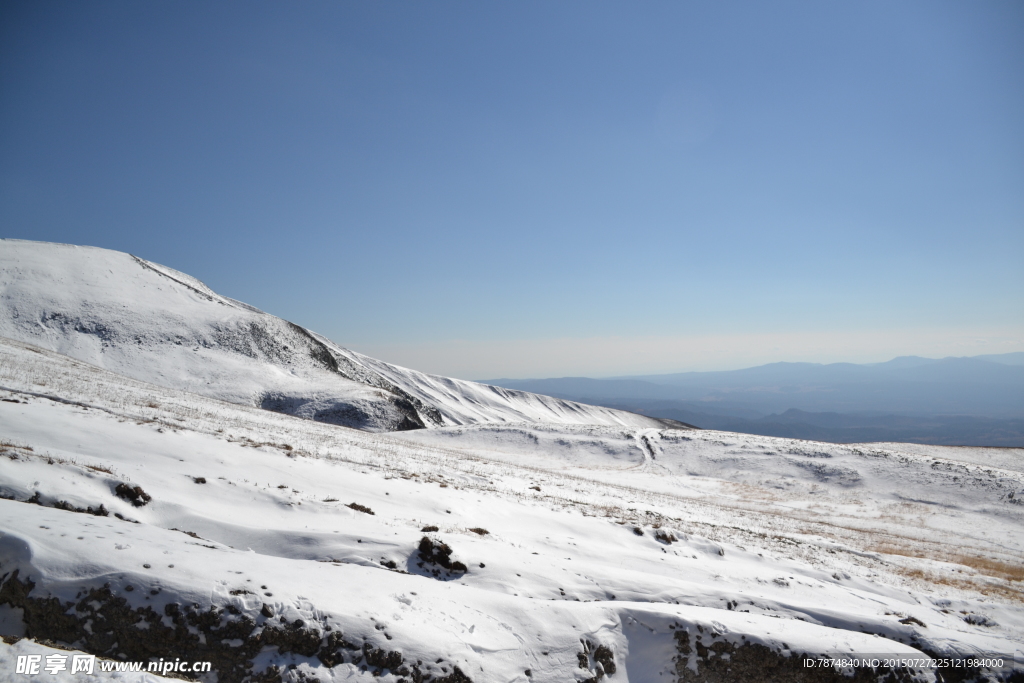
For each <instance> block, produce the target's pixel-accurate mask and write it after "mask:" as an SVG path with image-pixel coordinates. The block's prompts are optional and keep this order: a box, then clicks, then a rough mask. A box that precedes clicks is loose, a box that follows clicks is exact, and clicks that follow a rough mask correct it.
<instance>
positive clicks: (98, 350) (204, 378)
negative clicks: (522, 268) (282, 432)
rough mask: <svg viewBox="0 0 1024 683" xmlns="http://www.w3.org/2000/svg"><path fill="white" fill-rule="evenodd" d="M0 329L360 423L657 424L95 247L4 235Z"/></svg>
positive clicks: (178, 382) (217, 390)
mask: <svg viewBox="0 0 1024 683" xmlns="http://www.w3.org/2000/svg"><path fill="white" fill-rule="evenodd" d="M0 336H4V337H8V338H11V339H17V340H20V341H25V342H29V343H32V344H36V345H39V346H41V347H43V348H47V349H50V350H53V351H57V352H58V353H62V354H64V355H67V356H71V357H72V358H77V359H79V360H82V361H85V362H87V363H92V364H94V365H97V366H99V367H103V368H107V369H109V370H113V371H114V372H117V373H120V374H123V375H127V376H129V377H133V378H135V379H140V380H144V381H147V382H152V383H154V384H159V385H161V386H166V387H173V388H176V389H184V390H186V391H192V392H195V393H199V394H203V395H204V396H210V397H212V398H217V399H221V400H225V401H230V402H233V403H242V404H246V405H255V406H260V407H263V408H267V409H270V410H275V411H278V412H284V413H288V414H292V415H298V416H300V417H305V418H309V419H313V420H317V421H320V422H330V423H333V424H340V425H345V426H349V427H355V428H359V429H364V430H368V431H396V430H408V429H419V428H423V427H428V428H430V427H438V426H445V425H448V426H450V425H461V424H473V423H477V422H524V421H527V422H531V421H539V422H547V423H556V424H602V425H624V426H625V425H629V426H643V427H661V426H663V425H662V424H661V423H660V422H658V421H657V420H654V419H652V418H648V417H644V416H641V415H636V414H634V413H628V412H624V411H618V410H612V409H608V408H599V407H595V406H588V405H583V404H580V403H574V402H572V401H563V400H560V399H555V398H550V397H548V396H540V395H537V394H530V393H527V392H523V391H514V390H509V389H502V388H499V387H492V386H487V385H482V384H477V383H474V382H466V381H462V380H457V379H449V378H446V377H437V376H434V375H427V374H424V373H421V372H416V371H414V370H409V369H406V368H402V367H398V366H395V365H390V364H388V363H384V362H381V361H378V360H374V359H372V358H368V357H367V356H364V355H362V354H359V353H355V352H353V351H350V350H348V349H344V348H342V347H340V346H338V345H337V344H335V343H333V342H331V341H330V340H328V339H326V338H325V337H322V336H320V335H317V334H315V333H313V332H310V331H309V330H306V329H304V328H302V327H299V326H298V325H294V324H292V323H289V322H287V321H285V320H282V319H280V318H276V317H274V316H272V315H269V314H267V313H264V312H262V311H260V310H258V309H256V308H253V307H252V306H249V305H247V304H243V303H241V302H239V301H235V300H234V299H229V298H227V297H223V296H220V295H218V294H216V293H215V292H213V291H212V290H210V289H209V288H208V287H207V286H206V285H204V284H203V283H202V282H200V281H199V280H196V279H195V278H193V277H190V276H188V275H186V274H184V273H180V272H178V271H176V270H173V269H171V268H167V267H166V266H161V265H158V264H155V263H151V262H149V261H145V260H143V259H140V258H137V257H134V256H130V255H129V254H124V253H121V252H117V251H110V250H106V249H98V248H94V247H78V246H71V245H63V244H49V243H43V242H26V241H21V240H0Z"/></svg>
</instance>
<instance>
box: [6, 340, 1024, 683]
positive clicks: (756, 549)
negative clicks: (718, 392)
mask: <svg viewBox="0 0 1024 683" xmlns="http://www.w3.org/2000/svg"><path fill="white" fill-rule="evenodd" d="M0 399H2V400H0V442H2V445H0V495H2V496H3V498H4V499H3V500H0V576H2V577H4V581H5V582H7V583H5V584H4V585H5V586H6V585H8V584H10V582H11V581H12V577H13V576H14V572H15V571H17V572H18V574H17V576H18V577H19V580H23V579H28V580H31V581H32V583H33V584H34V586H33V588H32V592H31V593H30V597H32V598H39V599H45V598H51V597H52V598H57V599H59V600H61V601H62V602H74V601H75V600H76V599H77V596H80V595H82V594H84V593H85V592H87V591H89V590H92V589H100V588H102V587H103V586H108V587H109V590H110V591H111V593H112V594H113V596H115V597H118V598H123V599H124V600H125V601H126V603H127V604H128V605H130V606H131V607H132V608H139V609H141V608H144V607H147V606H149V607H152V608H153V609H154V610H156V611H157V613H159V614H164V613H165V612H164V609H165V607H166V606H167V605H170V604H177V605H182V606H188V605H193V604H194V605H198V606H199V607H200V608H201V609H204V610H205V609H208V608H209V607H211V606H212V607H217V608H219V609H221V610H225V612H224V614H228V613H229V612H230V610H234V611H235V612H237V614H238V615H239V617H238V618H244V617H247V618H250V619H252V620H253V621H254V622H255V623H257V624H258V625H259V627H260V628H269V627H270V626H271V625H272V624H277V623H279V620H284V623H294V622H295V621H296V620H301V621H302V622H303V624H305V625H306V628H311V629H314V630H315V631H317V632H320V633H322V634H323V635H324V637H325V638H326V636H327V634H328V633H329V632H328V631H327V629H328V628H330V629H331V631H330V632H341V633H343V634H344V637H345V638H346V639H347V640H349V641H351V642H353V643H355V644H357V645H359V646H363V647H368V648H371V649H373V648H380V649H381V650H383V651H388V652H399V653H401V654H400V656H401V658H402V660H403V662H404V663H405V664H404V665H409V666H411V665H412V664H413V663H415V662H421V663H422V665H421V667H420V668H421V671H422V672H425V673H429V674H431V675H433V676H434V677H435V680H436V679H440V680H444V677H445V676H449V675H451V673H452V672H453V670H454V667H458V670H459V671H460V672H462V673H463V674H464V675H465V677H466V678H467V679H469V680H471V681H473V682H474V683H480V682H485V681H486V682H491V681H494V682H498V681H500V682H502V683H507V682H509V681H520V682H524V683H525V682H526V681H534V682H537V683H539V682H542V681H543V682H547V681H552V682H554V681H566V680H570V681H572V680H577V681H583V680H587V679H590V678H594V677H596V676H597V675H598V673H600V671H599V669H598V664H599V662H598V661H597V660H596V659H595V657H594V656H593V655H594V651H595V648H597V647H598V646H603V647H605V648H607V650H608V651H609V652H611V653H612V654H613V657H614V664H615V666H616V671H615V673H614V674H609V675H607V676H606V677H605V678H606V679H607V680H608V681H611V682H612V683H615V682H616V681H620V682H625V681H633V682H634V683H636V682H638V681H641V682H648V681H675V680H690V678H687V676H691V675H692V676H697V677H698V679H699V676H700V675H701V672H703V671H705V668H706V667H707V666H708V664H707V663H706V662H702V661H698V659H697V658H696V657H693V656H691V657H690V658H689V659H688V660H686V663H685V664H684V663H681V660H680V659H679V658H680V657H681V656H682V654H681V651H680V649H679V646H678V644H679V642H680V640H679V637H680V635H681V634H683V633H685V634H686V637H687V638H688V639H689V642H691V643H695V642H696V639H697V638H698V637H701V638H703V639H704V643H705V644H706V645H711V644H713V643H719V644H722V645H723V646H731V647H735V648H737V652H738V651H739V648H742V647H744V646H749V644H757V645H763V646H764V647H765V648H767V650H766V651H771V652H774V653H778V656H780V657H789V656H798V655H799V654H801V653H810V654H830V655H848V656H849V655H867V654H873V655H890V656H904V657H906V656H918V657H920V656H921V652H922V651H927V652H930V653H935V654H943V655H950V656H953V655H997V656H1001V657H1004V658H1005V659H1006V662H1007V666H1008V667H1009V668H1012V667H1013V666H1014V663H1013V661H1014V656H1015V654H1019V651H1020V649H1021V646H1020V643H1021V642H1024V608H1022V604H1021V603H1022V591H1021V579H1022V576H1021V574H1020V568H1021V566H1022V565H1024V562H1022V558H1024V552H1022V549H1024V524H1022V521H1024V506H1021V505H1020V504H1018V503H1017V501H1018V500H1020V499H1021V496H1024V474H1022V473H1021V471H1020V468H1019V467H1018V468H1008V467H1007V468H997V467H995V466H992V465H989V464H986V463H985V462H982V463H981V464H979V463H978V462H977V461H978V460H984V453H983V452H980V451H979V452H978V453H975V454H974V457H973V458H972V460H973V462H963V461H957V460H954V459H951V457H950V453H949V451H947V450H940V451H936V454H929V453H927V452H914V453H911V452H909V451H907V450H901V449H900V448H898V447H879V446H877V445H852V446H849V445H842V446H840V445H833V444H821V443H812V442H804V441H795V440H788V439H775V438H770V437H760V436H748V435H742V434H729V433H722V432H707V431H677V430H658V429H652V428H649V427H626V426H614V427H613V426H602V425H544V424H537V423H534V422H522V423H519V424H506V425H495V424H478V425H468V426H454V427H446V428H439V429H432V430H419V431H411V432H403V433H400V434H381V433H369V432H365V431H358V430H353V429H348V428H345V427H340V426H337V425H332V424H324V423H319V422H313V421H309V420H303V419H299V418H296V417H293V416H289V415H284V414H279V413H272V412H268V411H264V410H260V409H258V408H254V407H252V406H248V405H238V404H235V403H229V402H223V401H218V400H216V399H213V398H210V397H208V396H204V395H201V394H199V393H192V392H188V391H183V390H179V389H173V388H166V387H161V386H157V385H155V384H150V383H147V382H142V381H139V380H137V379H131V378H127V377H124V376H122V375H118V374H114V373H112V372H109V371H106V370H103V369H101V368H98V367H96V366H95V365H90V364H87V363H83V362H80V361H77V360H74V359H71V358H68V357H67V356H63V355H60V354H58V353H55V352H53V351H50V350H47V349H43V348H40V347H38V346H34V345H31V344H26V343H23V342H18V341H13V340H0ZM999 453H1000V454H1001V455H1000V457H1002V456H1005V455H1006V454H1007V453H1010V454H1011V455H1013V456H1015V457H1017V458H1019V457H1021V456H1024V453H1022V452H1020V450H1017V451H1012V452H1011V451H1006V449H1000V450H999ZM1018 462H1019V461H1018ZM198 478H202V479H203V480H204V481H205V483H198ZM119 483H129V484H130V485H131V486H140V487H142V489H144V490H145V491H146V492H147V493H148V494H150V495H151V496H152V500H151V501H150V502H149V503H148V504H146V505H144V506H142V507H135V506H133V505H132V504H131V503H130V502H128V501H127V500H124V499H122V498H120V497H118V496H116V495H115V494H114V490H115V487H116V486H117V485H118V484H119ZM31 499H34V501H35V503H36V504H32V503H30V502H28V501H29V500H31ZM350 503H356V504H358V505H360V506H364V507H366V508H369V509H370V510H372V512H373V514H369V513H367V512H361V511H359V510H357V509H354V508H350V507H348V505H349V504H350ZM58 505H59V506H60V507H63V508H70V509H58V508H56V507H54V506H58ZM100 505H103V506H104V509H105V510H107V511H109V512H110V515H109V516H96V515H92V514H86V513H82V512H74V511H71V510H73V509H85V508H93V509H94V510H95V509H97V508H98V507H99V506H100ZM117 515H120V516H121V517H118V516H117ZM122 518H124V519H122ZM427 526H436V527H437V528H438V529H437V531H427V532H424V531H422V529H423V528H425V527H427ZM474 530H476V531H474ZM483 530H486V532H487V533H481V531H483ZM186 532H188V533H186ZM659 534H661V536H662V538H661V540H659V538H658V535H659ZM424 536H427V537H429V538H433V539H436V540H438V541H443V542H445V543H447V544H448V545H449V546H450V547H451V548H452V549H453V554H452V559H454V560H458V561H460V562H463V563H464V564H465V566H466V568H467V571H465V572H461V571H457V572H455V573H445V572H441V573H440V575H439V576H436V577H435V576H434V575H433V574H432V572H431V571H430V570H431V569H432V567H431V565H430V564H429V563H428V564H426V565H424V566H420V562H421V561H422V560H421V558H419V555H418V554H417V547H418V544H419V543H420V542H421V539H422V538H423V537H424ZM673 539H674V540H673ZM382 563H394V568H393V569H392V568H388V567H387V566H385V565H384V564H382ZM0 590H3V589H2V588H0ZM3 609H5V608H4V607H3V606H0V610H3ZM6 609H7V612H6V613H5V614H2V615H0V617H2V618H0V629H6V631H5V632H6V633H8V634H15V633H18V629H19V628H20V629H21V630H22V632H24V630H25V627H24V626H22V625H21V624H20V623H19V622H18V618H19V617H18V611H17V610H12V609H10V607H9V606H8V607H7V608H6ZM264 610H266V611H264ZM266 614H271V615H272V616H271V617H267V616H266ZM140 623H141V622H140ZM27 635H28V636H29V637H34V636H35V637H38V634H33V633H31V632H29V633H27ZM24 642H26V641H19V642H18V643H16V644H15V645H14V646H11V648H19V647H32V645H23V643H24ZM239 642H241V641H239ZM584 643H586V644H587V645H586V646H585V645H584ZM65 645H67V646H71V647H83V643H65ZM585 647H586V648H588V649H589V650H590V652H589V654H588V653H587V652H586V651H585V649H584V648H585ZM11 648H8V649H2V648H0V659H2V658H6V659H5V660H4V661H7V660H9V659H10V658H11V656H12V654H11ZM363 651H365V650H363ZM97 654H104V653H97ZM580 655H583V656H582V658H581V657H580ZM714 656H715V655H714V654H712V655H711V657H712V659H713V658H714ZM727 656H728V655H727V654H725V655H722V657H723V658H725V657H727ZM350 660H351V658H349V659H347V660H346V661H343V662H340V663H336V664H335V665H334V666H327V665H326V664H325V663H323V662H322V661H321V660H320V659H318V658H317V657H309V656H302V655H299V654H297V653H295V652H281V651H280V649H279V648H278V647H276V646H274V647H266V648H264V649H263V650H262V651H261V652H260V654H259V656H258V657H257V658H256V659H255V660H254V667H257V668H258V667H265V666H269V665H277V666H279V667H281V671H282V672H283V678H284V680H290V681H299V680H303V677H308V676H316V677H317V678H319V680H321V681H323V682H327V681H348V680H367V681H369V680H373V679H374V678H379V680H381V681H384V683H390V682H392V681H395V682H397V681H399V680H401V679H403V678H404V679H405V680H408V676H406V675H404V674H401V673H399V672H397V671H395V670H391V669H383V670H380V669H378V670H376V671H374V667H369V668H368V669H367V670H363V669H362V668H361V667H362V666H365V662H364V663H363V664H359V663H358V660H357V661H356V663H353V662H352V661H350ZM438 660H440V661H438ZM730 661H731V660H730ZM290 665H294V668H288V667H289V666H290ZM1021 665H1024V659H1022V660H1021ZM442 667H444V668H443V669H442ZM527 671H529V674H527V673H526V672H527ZM1007 671H1008V669H1005V670H1001V671H996V672H994V673H992V675H1005V674H1006V673H1007ZM687 672H689V673H687ZM374 674H378V675H377V676H375V675H374ZM913 679H914V680H922V681H926V680H936V679H935V675H934V672H932V671H930V670H927V669H923V670H919V671H917V672H916V673H915V674H914V676H913ZM207 680H210V681H212V680H215V678H214V677H212V676H211V677H208V678H207ZM224 680H226V679H224ZM726 680H728V677H726ZM733 680H743V679H741V678H734V679H733Z"/></svg>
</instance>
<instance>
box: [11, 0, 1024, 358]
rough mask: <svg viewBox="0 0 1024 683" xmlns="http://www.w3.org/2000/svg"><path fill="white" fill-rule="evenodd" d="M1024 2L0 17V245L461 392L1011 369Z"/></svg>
mask: <svg viewBox="0 0 1024 683" xmlns="http://www.w3.org/2000/svg"><path fill="white" fill-rule="evenodd" d="M1021 35H1024V5H1021V4H1020V3H1015V2H972V3H964V2H942V1H935V0H929V1H928V2H899V3H892V2H865V3H821V2H803V3H787V2H772V3H760V2H714V3H712V2H706V3H677V2H647V3H627V2H616V3H611V2H555V3H550V2H545V3H541V2H516V3H470V2H429V3H428V2H330V3H328V2H320V3H316V2H308V3H284V2H280V3H260V2H246V3H237V2H236V3H233V2H223V3H203V2H146V3H137V2H133V3H96V2H86V3H72V2H59V3H58V2H3V3H2V4H0V235H2V236H5V237H19V238H25V239H38V240H48V241H58V242H70V243H76V244H89V245H95V246H101V247H107V248H111V249H118V250H122V251H128V252H131V253H134V254H136V255H138V256H141V257H143V258H147V259H150V260H153V261H157V262H159V263H163V264H166V265H169V266H172V267H174V268H178V269H180V270H183V271H185V272H188V273H190V274H192V275H194V276H196V277H199V278H200V279H202V280H204V281H205V282H206V283H207V284H209V285H210V286H211V287H212V288H214V289H215V290H217V291H219V292H221V293H223V294H227V295H229V296H232V297H235V298H237V299H241V300H243V301H246V302H248V303H251V304H253V305H256V306H259V307H260V308H263V309H264V310H267V311H269V312H271V313H274V314H276V315H280V316H282V317H285V318H288V319H290V320H293V321H295V322H297V323H299V324H302V325H305V326H307V327H310V328H312V329H315V330H317V331H319V332H322V333H324V334H326V335H328V336H330V337H331V338H332V339H334V340H336V341H338V342H339V343H341V344H343V345H346V346H349V347H351V348H355V349H357V350H360V351H363V352H366V353H369V354H371V355H376V356H378V357H381V358H384V359H386V360H391V361H393V362H398V363H401V364H404V365H409V366H412V367H416V368H419V369H423V370H427V371H431V372H437V373H443V374H451V375H455V376H461V377H467V378H483V377H500V376H505V377H531V376H534V377H536V376H557V375H570V374H586V375H591V376H609V375H622V374H629V373H652V372H671V371H682V370H692V369H727V368H732V367H742V366H745V365H751V364H756V363H760V362H769V361H774V360H809V361H823V362H827V361H840V360H846V361H855V362H857V361H865V362H866V361H877V360H886V359H888V358H891V357H893V356H896V355H904V354H919V355H931V356H942V355H973V354H976V353H999V352H1006V351H1018V350H1024V267H1022V266H1021V264H1022V263H1024V41H1022V40H1021V39H1020V36H1021Z"/></svg>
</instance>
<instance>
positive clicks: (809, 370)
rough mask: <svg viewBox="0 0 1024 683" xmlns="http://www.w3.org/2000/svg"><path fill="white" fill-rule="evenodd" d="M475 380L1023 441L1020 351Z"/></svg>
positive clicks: (727, 411) (919, 436) (810, 434)
mask: <svg viewBox="0 0 1024 683" xmlns="http://www.w3.org/2000/svg"><path fill="white" fill-rule="evenodd" d="M484 382H485V383H487V384H495V385H497V386H502V387H506V388H509V389H518V390H520V391H531V392H535V393H541V394H546V395H548V396H554V397H558V398H563V399H567V400H574V401H580V402H584V403H593V404H596V405H602V406H606V407H614V408H618V409H622V410H630V411H635V412H639V413H642V414H644V415H650V416H656V417H662V418H669V419H674V420H678V421H681V422H685V423H688V424H692V425H695V426H698V427H701V428H704V429H721V430H725V431H735V432H743V433H747V434H762V435H766V436H784V437H791V438H800V439H814V440H820V441H833V442H837V443H857V442H864V441H904V442H910V443H932V444H943V445H974V446H1022V445H1024V352H1017V353H1007V354H998V355H984V356H974V357H969V358H941V359H932V358H921V357H918V356H903V357H900V358H894V359H893V360H891V361H888V362H885V363H872V364H864V365H858V364H853V363H833V364H828V365H822V364H817V363H771V364H768V365H761V366H758V367H753V368H746V369H743V370H732V371H725V372H686V373H676V374H668V375H643V376H635V377H620V378H612V379H590V378H586V377H562V378H556V379H528V380H514V379H493V380H484Z"/></svg>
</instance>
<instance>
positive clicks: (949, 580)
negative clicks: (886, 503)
mask: <svg viewBox="0 0 1024 683" xmlns="http://www.w3.org/2000/svg"><path fill="white" fill-rule="evenodd" d="M868 550H870V551H873V552H877V553H884V554H886V555H900V556H902V557H912V558H915V559H924V560H935V561H939V562H948V563H951V564H959V565H962V566H964V567H969V568H970V569H973V570H974V571H975V572H977V574H975V575H970V574H968V575H964V576H962V577H961V576H954V575H952V573H951V572H946V573H942V574H940V573H936V572H929V571H925V570H922V569H911V568H908V567H899V566H897V567H894V569H895V570H896V571H897V572H899V573H900V574H902V575H904V576H906V577H908V578H912V579H917V580H919V581H925V582H927V583H931V584H937V585H942V586H951V587H953V588H959V589H961V590H966V591H972V592H978V593H982V594H983V595H993V596H998V597H1002V598H1005V599H1007V600H1012V601H1014V602H1024V585H1021V582H1024V562H1004V561H1002V560H997V559H995V558H991V557H980V556H977V555H967V554H964V553H950V554H945V555H943V556H941V557H933V556H929V555H926V554H922V553H920V552H914V551H912V550H909V549H907V548H906V547H903V546H900V545H896V544H893V543H881V544H878V545H875V546H873V547H870V548H868ZM1015 584H1016V585H1015Z"/></svg>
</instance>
